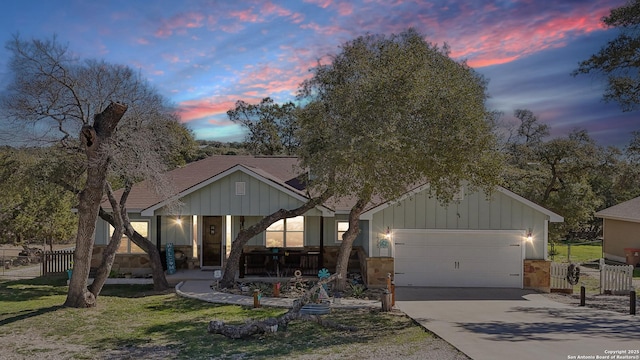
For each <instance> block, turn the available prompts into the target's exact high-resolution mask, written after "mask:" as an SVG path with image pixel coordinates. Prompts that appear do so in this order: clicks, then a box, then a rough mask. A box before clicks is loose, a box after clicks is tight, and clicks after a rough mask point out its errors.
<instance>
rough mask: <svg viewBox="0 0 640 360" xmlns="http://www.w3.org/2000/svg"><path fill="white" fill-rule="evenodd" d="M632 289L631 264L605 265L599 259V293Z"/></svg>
mask: <svg viewBox="0 0 640 360" xmlns="http://www.w3.org/2000/svg"><path fill="white" fill-rule="evenodd" d="M631 290H633V265H606V264H605V262H604V259H600V293H601V294H603V293H609V292H610V293H618V292H628V291H631Z"/></svg>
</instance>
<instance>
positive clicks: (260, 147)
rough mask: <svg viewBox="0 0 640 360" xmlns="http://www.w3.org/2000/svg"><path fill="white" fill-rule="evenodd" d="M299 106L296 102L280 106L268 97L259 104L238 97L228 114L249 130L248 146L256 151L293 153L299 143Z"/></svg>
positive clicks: (262, 152)
mask: <svg viewBox="0 0 640 360" xmlns="http://www.w3.org/2000/svg"><path fill="white" fill-rule="evenodd" d="M295 109H296V106H295V105H294V104H293V103H292V102H288V103H285V104H282V105H280V104H277V103H275V102H274V101H273V99H271V98H269V97H266V98H264V99H262V101H260V103H258V104H249V103H247V102H245V101H242V100H238V101H237V102H236V107H235V108H234V109H230V110H229V111H227V116H229V119H230V120H231V121H233V122H235V123H238V124H240V125H242V127H244V128H245V129H246V130H247V138H246V145H247V147H248V148H249V151H250V152H251V153H252V154H254V155H293V154H294V153H295V151H296V148H297V146H298V144H299V142H298V139H297V137H296V136H295V130H296V117H295V114H294V111H295Z"/></svg>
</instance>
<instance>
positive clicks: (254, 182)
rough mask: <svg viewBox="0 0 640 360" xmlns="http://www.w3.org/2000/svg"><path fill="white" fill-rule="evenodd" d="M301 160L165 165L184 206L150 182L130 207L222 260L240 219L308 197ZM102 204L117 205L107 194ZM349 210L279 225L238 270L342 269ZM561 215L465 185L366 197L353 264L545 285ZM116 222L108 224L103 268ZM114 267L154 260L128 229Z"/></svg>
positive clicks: (144, 225) (159, 232)
mask: <svg viewBox="0 0 640 360" xmlns="http://www.w3.org/2000/svg"><path fill="white" fill-rule="evenodd" d="M297 163H298V162H297V159H295V158H291V157H251V156H213V157H210V158H207V159H204V160H201V161H198V162H195V163H191V164H188V165H187V166H185V167H182V168H179V169H176V170H173V171H171V172H169V173H168V175H169V176H170V178H171V179H172V180H173V181H174V183H175V186H176V187H177V190H178V195H177V197H178V198H179V199H180V201H181V202H182V206H181V207H180V208H179V209H180V210H179V211H178V213H175V212H173V213H170V212H168V210H167V204H169V199H163V198H159V197H157V196H156V195H154V194H153V192H151V191H150V190H149V189H148V188H147V187H146V185H145V183H144V182H142V183H139V184H136V185H135V186H134V187H133V189H132V192H131V194H130V196H129V199H128V202H127V208H128V211H129V213H130V214H129V216H130V219H131V221H132V224H133V226H134V227H135V228H136V229H137V230H138V232H140V233H141V234H143V235H146V236H147V237H148V238H149V240H151V241H152V242H154V243H156V244H157V246H158V248H160V249H164V247H165V245H166V244H168V243H173V244H174V246H175V248H176V249H178V250H179V251H181V252H183V253H185V254H186V255H187V257H188V258H190V259H194V261H196V265H197V266H199V267H200V268H202V269H215V268H221V267H222V266H223V264H224V261H225V260H226V258H227V255H228V253H229V251H230V248H231V241H232V240H233V239H234V238H235V237H236V235H237V233H238V232H239V230H240V229H241V228H243V227H247V226H251V225H252V224H255V223H256V222H257V221H259V220H260V218H262V217H263V216H266V215H269V214H271V213H273V212H274V211H276V210H278V209H280V208H286V209H292V208H295V207H298V206H300V205H301V204H303V203H304V202H305V201H306V200H307V195H306V193H305V191H304V189H303V187H302V186H301V184H302V180H304V178H303V177H304V176H307V175H306V174H305V172H304V171H302V170H301V169H300V168H299V167H298V166H297ZM103 207H105V209H106V210H107V211H110V210H111V209H110V207H109V204H108V202H105V203H103ZM350 208H351V202H350V201H348V200H345V199H337V200H335V199H332V201H329V202H327V203H326V204H324V205H322V206H317V207H316V208H315V209H312V210H310V211H308V212H307V213H306V214H304V216H300V217H297V218H291V219H285V220H281V221H279V222H277V223H275V224H274V225H272V226H271V227H270V228H269V229H268V230H267V231H266V232H264V233H263V234H260V235H258V236H256V237H254V238H253V239H251V240H250V242H249V244H248V245H247V246H245V248H244V252H245V254H246V255H245V257H244V259H243V264H242V265H241V267H242V269H240V271H239V273H240V274H241V275H243V274H244V273H245V272H251V271H254V270H255V271H258V272H260V271H267V272H268V271H274V269H275V268H274V267H270V264H267V262H272V260H275V262H276V263H277V270H278V272H279V273H280V274H285V275H290V274H291V272H290V271H294V270H295V269H296V268H297V267H300V268H301V270H303V272H307V273H309V274H311V273H313V271H316V273H317V269H318V268H322V267H326V268H328V269H329V270H330V271H332V272H333V271H335V264H336V258H337V254H338V250H339V247H340V241H341V240H340V239H341V236H342V233H343V232H344V231H346V229H347V226H348V222H347V219H348V214H349V210H350ZM561 221H563V218H562V217H561V216H559V215H556V214H554V213H553V212H551V211H549V210H546V209H544V208H542V207H540V206H538V205H536V204H534V203H532V202H530V201H528V200H526V199H524V198H522V197H520V196H518V195H516V194H514V193H512V192H510V191H508V190H506V189H504V188H500V187H498V188H496V190H495V191H494V192H493V193H492V194H490V196H487V195H486V194H483V193H477V192H472V193H470V192H469V191H467V189H466V188H465V187H461V191H460V193H459V194H458V196H457V199H456V201H455V202H453V203H451V204H449V205H448V206H443V205H441V204H440V203H439V202H438V201H437V200H436V199H435V198H433V197H431V196H429V187H428V185H423V186H420V187H417V188H415V189H412V190H410V191H408V192H407V193H406V194H405V195H404V196H403V197H401V198H399V199H396V200H394V201H390V202H384V203H382V204H369V206H368V207H367V208H366V209H365V212H364V213H363V214H362V216H361V218H360V227H361V233H360V235H359V236H358V238H357V239H356V241H355V243H354V248H355V250H354V251H353V252H352V257H351V258H350V259H351V260H350V268H353V269H360V270H361V272H362V274H363V277H364V278H365V281H366V283H367V284H368V285H369V286H380V285H384V284H385V283H386V278H387V274H388V273H391V274H392V275H393V277H394V281H395V284H396V285H397V286H465V287H513V288H522V287H523V286H524V287H534V288H545V289H546V288H548V283H547V282H548V262H547V261H546V258H547V236H548V224H549V222H561ZM111 231H112V229H111V228H110V226H109V225H108V224H107V223H105V222H104V221H102V220H100V221H99V223H98V226H97V229H96V236H95V245H96V246H95V250H94V259H93V261H94V262H93V264H94V265H97V263H98V261H99V258H100V256H101V253H102V250H103V249H104V247H105V246H106V244H107V241H108V239H109V235H110V233H111ZM265 254H269V255H265ZM271 254H273V255H271ZM541 264H542V265H541ZM545 264H546V265H545ZM287 265H289V266H287ZM114 268H115V269H119V271H121V272H122V271H130V272H136V271H138V272H141V271H146V269H145V268H148V258H147V257H146V255H145V254H143V253H142V251H141V250H140V249H139V248H137V247H136V246H135V245H134V244H133V243H131V242H130V241H128V239H127V238H126V237H125V238H123V243H122V246H121V248H120V251H119V253H118V255H117V257H116V264H115V265H114ZM280 271H282V272H280ZM540 274H541V275H540ZM540 279H542V280H540Z"/></svg>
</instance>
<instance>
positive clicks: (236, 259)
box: [220, 190, 331, 288]
mask: <svg viewBox="0 0 640 360" xmlns="http://www.w3.org/2000/svg"><path fill="white" fill-rule="evenodd" d="M330 197H331V191H329V190H327V191H325V192H324V193H323V194H322V195H320V196H319V197H316V198H313V199H311V200H309V201H307V202H306V203H305V204H303V205H302V206H300V207H298V208H296V209H293V210H285V209H280V210H278V211H276V212H274V213H273V214H271V215H268V216H265V217H263V218H262V219H261V220H260V221H259V222H258V223H257V224H255V225H252V226H250V227H249V228H247V229H242V230H240V232H238V235H237V236H236V239H235V240H234V241H233V242H232V243H231V252H230V253H229V258H228V259H227V262H226V264H225V266H224V272H223V273H224V274H223V276H222V280H221V281H220V286H221V287H223V288H230V287H233V284H234V282H235V280H236V272H237V271H238V268H239V264H240V256H242V249H243V248H244V246H245V245H246V244H247V243H248V242H249V240H251V238H252V237H254V236H256V235H258V234H260V233H261V232H263V231H265V230H266V229H267V228H268V227H269V226H271V224H273V223H275V222H276V221H278V220H281V219H285V218H291V217H295V216H300V215H302V214H304V213H306V212H307V211H309V210H311V209H313V208H314V207H316V206H318V205H320V204H322V203H323V202H325V201H326V200H327V199H328V198H330Z"/></svg>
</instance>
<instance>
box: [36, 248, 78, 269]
mask: <svg viewBox="0 0 640 360" xmlns="http://www.w3.org/2000/svg"><path fill="white" fill-rule="evenodd" d="M72 264H73V250H56V251H46V252H45V253H44V260H43V261H42V274H44V275H51V274H59V273H64V272H66V271H67V269H69V268H70V267H71V265H72Z"/></svg>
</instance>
